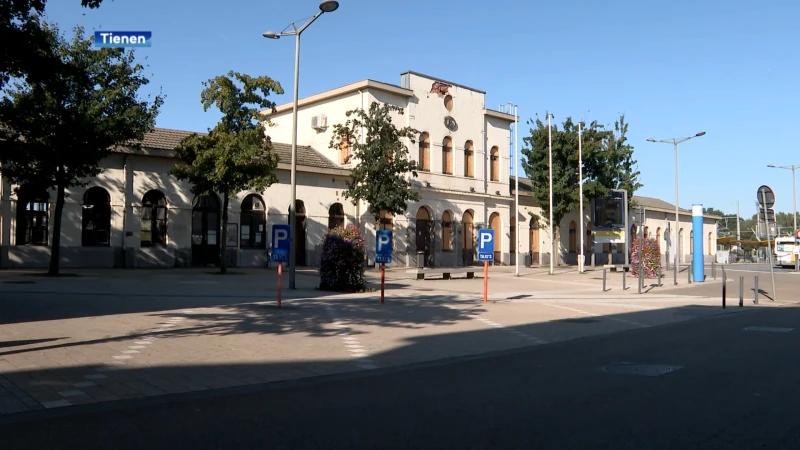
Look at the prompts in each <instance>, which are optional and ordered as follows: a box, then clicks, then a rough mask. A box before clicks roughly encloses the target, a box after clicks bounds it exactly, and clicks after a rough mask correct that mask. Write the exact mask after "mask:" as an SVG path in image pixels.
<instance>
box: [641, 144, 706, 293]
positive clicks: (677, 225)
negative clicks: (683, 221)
mask: <svg viewBox="0 0 800 450" xmlns="http://www.w3.org/2000/svg"><path fill="white" fill-rule="evenodd" d="M704 134H706V132H705V131H701V132H699V133H697V134H695V135H694V136H689V137H685V138H680V139H675V138H673V139H662V140H658V141H657V140H655V139H653V138H648V139H647V142H660V143H662V144H672V145H673V146H674V148H675V231H674V232H673V233H674V234H675V236H674V237H673V239H675V267H673V269H674V271H673V277H674V280H673V282H674V283H675V284H678V264H679V262H680V259H679V255H680V252H681V241H680V234H679V233H680V216H679V215H678V214H679V213H678V144H680V143H681V142H686V141H688V140H689V139H694V138H696V137H700V136H703V135H704ZM626 232H627V230H626Z"/></svg>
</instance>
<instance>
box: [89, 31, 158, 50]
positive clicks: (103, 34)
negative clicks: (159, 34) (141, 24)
mask: <svg viewBox="0 0 800 450" xmlns="http://www.w3.org/2000/svg"><path fill="white" fill-rule="evenodd" d="M152 38H153V32H152V31H95V32H94V47H95V48H135V47H151V43H152Z"/></svg>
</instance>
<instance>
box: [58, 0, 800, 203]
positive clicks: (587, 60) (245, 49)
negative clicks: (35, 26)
mask: <svg viewBox="0 0 800 450" xmlns="http://www.w3.org/2000/svg"><path fill="white" fill-rule="evenodd" d="M318 3H319V2H318V1H317V0H283V1H275V0H260V1H245V0H226V1H225V2H221V1H210V0H195V1H188V0H170V1H165V0H136V1H134V0H105V2H104V3H103V5H102V6H101V7H100V9H97V10H87V9H84V8H81V7H80V1H79V0H50V1H49V2H48V5H47V15H48V18H49V19H50V20H53V21H56V22H58V23H59V24H60V25H61V27H62V28H64V29H68V28H71V27H73V26H74V25H79V24H80V25H83V26H84V27H85V28H86V29H87V30H88V31H92V30H110V31H129V30H130V31H152V32H153V46H152V47H151V48H144V49H140V50H137V55H138V57H139V58H140V59H142V61H143V62H146V63H147V64H148V65H149V68H148V73H150V74H152V76H151V81H152V83H151V88H152V89H149V91H152V92H157V91H158V89H159V87H160V88H161V89H163V93H164V94H166V96H167V98H166V103H165V105H164V108H163V110H162V112H161V114H160V116H159V117H158V121H157V122H158V123H157V125H158V126H160V127H167V128H177V129H185V130H197V131H204V130H205V129H207V128H208V127H211V126H213V125H214V123H215V122H216V120H217V117H218V116H217V115H216V114H215V113H214V112H213V111H209V112H208V113H205V112H203V109H202V106H201V104H200V90H201V89H202V87H201V84H200V83H201V82H202V81H205V80H207V79H209V78H212V77H214V76H216V75H220V74H224V73H225V72H227V71H228V70H235V71H239V72H243V73H247V74H250V75H268V76H270V77H272V78H273V79H276V80H277V81H279V82H280V83H281V84H282V85H283V88H284V90H285V91H286V94H284V95H282V96H276V97H275V98H274V100H275V101H276V102H277V103H284V102H287V101H290V100H291V97H290V95H291V92H292V80H293V78H292V77H293V69H294V67H293V62H294V41H293V40H291V39H285V38H284V39H281V40H277V41H274V40H268V39H265V38H263V37H262V36H261V33H262V32H264V31H267V30H275V31H280V30H281V29H283V28H284V27H285V26H287V25H288V24H289V23H291V22H292V21H295V20H298V19H302V18H304V17H309V16H311V15H313V14H314V13H315V12H316V11H318V9H317V8H318ZM340 4H341V6H340V7H339V9H338V10H337V11H335V12H334V13H331V14H325V15H323V16H322V17H321V18H320V19H319V20H317V22H315V23H314V24H313V25H312V26H311V27H310V28H309V29H308V30H307V31H306V32H305V33H303V42H302V48H301V68H300V95H301V97H302V96H307V95H311V94H314V93H317V92H320V91H323V90H327V89H331V88H334V87H338V86H341V85H344V84H348V83H351V82H354V81H358V80H362V79H365V78H371V79H376V80H381V81H386V82H390V83H395V84H397V83H399V81H400V76H399V74H400V73H401V72H403V71H405V70H415V71H418V72H422V73H425V74H429V75H432V76H436V77H440V78H442V79H445V80H450V81H454V82H457V83H460V84H464V85H467V86H471V87H475V88H478V89H481V90H485V91H487V102H486V103H487V106H488V107H491V108H497V107H498V106H499V105H500V104H505V103H508V102H512V103H515V104H517V105H519V112H520V116H521V117H522V118H523V119H525V120H527V119H529V118H531V117H535V115H536V114H539V115H540V116H542V117H543V116H544V113H545V111H550V112H552V113H553V114H554V116H555V121H556V122H560V121H561V120H563V119H564V118H566V117H567V116H572V117H573V118H576V119H577V118H583V119H587V120H598V121H599V122H601V123H606V124H612V123H613V121H614V120H615V119H616V118H617V117H618V115H619V113H624V114H625V115H626V118H627V120H628V122H629V123H630V129H629V139H630V142H631V143H632V144H633V145H634V147H635V156H636V159H637V160H638V162H639V170H640V171H641V172H642V177H641V181H642V183H643V184H644V185H645V186H644V188H642V189H640V190H639V191H637V194H640V195H646V196H652V197H658V198H661V199H664V200H666V201H669V202H673V201H674V164H673V153H672V147H671V146H669V145H666V144H651V143H648V142H646V141H645V140H646V138H648V137H654V138H656V139H667V138H672V137H684V136H689V135H693V134H695V133H696V132H698V131H701V130H703V131H706V132H707V133H708V134H706V135H705V136H703V137H701V138H698V139H693V140H691V141H689V142H686V143H684V144H681V146H680V147H679V148H680V150H679V166H678V167H679V177H680V180H679V189H680V204H681V206H683V207H689V206H691V204H693V203H702V204H703V205H704V206H707V207H708V206H713V207H715V208H717V209H722V210H723V211H726V212H727V213H729V214H734V213H735V210H736V201H737V200H738V201H739V202H740V208H741V214H742V215H744V216H749V215H751V214H753V213H755V205H754V203H753V202H754V201H755V198H756V190H757V189H758V187H759V186H760V185H761V184H768V185H770V186H771V187H772V188H773V189H774V190H775V192H776V198H777V201H776V205H775V209H776V210H778V211H787V212H791V210H792V191H791V189H792V184H791V172H789V171H785V170H775V169H768V168H767V167H766V165H767V164H776V165H788V164H800V144H798V140H797V139H796V138H795V136H796V133H795V129H796V127H797V120H796V118H795V117H794V115H795V113H796V111H797V105H798V104H800V86H798V84H797V73H798V71H799V69H800V61H799V60H800V56H798V55H800V52H798V51H797V47H796V46H797V44H798V42H800V27H797V25H796V23H795V20H796V18H797V17H798V16H800V2H796V1H792V0H776V1H773V2H764V3H763V4H758V3H757V2H752V1H748V2H744V1H741V0H731V1H721V0H704V1H702V2H697V1H688V0H670V1H661V2H651V1H641V0H606V1H602V2H598V1H593V0H575V1H572V2H541V3H539V2H533V3H532V2H526V1H521V0H515V1H510V0H494V1H491V2H483V1H476V0H462V1H458V2H456V1H436V0H427V1H422V0H406V1H404V2H389V1H378V0H341V1H340ZM145 57H146V58H147V60H146V61H144V58H145ZM527 129H528V128H527V126H524V125H523V126H521V127H520V133H519V135H520V142H522V137H523V136H525V135H527Z"/></svg>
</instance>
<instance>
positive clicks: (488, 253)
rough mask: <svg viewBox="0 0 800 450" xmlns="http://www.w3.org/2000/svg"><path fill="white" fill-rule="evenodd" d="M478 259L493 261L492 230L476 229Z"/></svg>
mask: <svg viewBox="0 0 800 450" xmlns="http://www.w3.org/2000/svg"><path fill="white" fill-rule="evenodd" d="M478 261H494V230H490V229H488V228H487V229H483V230H478Z"/></svg>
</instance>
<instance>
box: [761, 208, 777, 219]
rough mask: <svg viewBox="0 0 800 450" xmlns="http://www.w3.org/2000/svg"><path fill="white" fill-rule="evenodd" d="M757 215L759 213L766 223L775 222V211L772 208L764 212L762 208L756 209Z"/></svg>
mask: <svg viewBox="0 0 800 450" xmlns="http://www.w3.org/2000/svg"><path fill="white" fill-rule="evenodd" d="M758 210H759V213H761V217H763V218H764V219H765V220H766V221H767V222H775V210H774V209H772V208H767V210H766V212H765V211H764V208H758Z"/></svg>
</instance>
